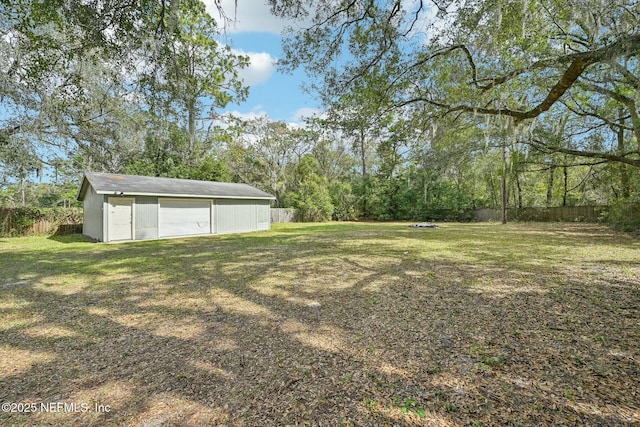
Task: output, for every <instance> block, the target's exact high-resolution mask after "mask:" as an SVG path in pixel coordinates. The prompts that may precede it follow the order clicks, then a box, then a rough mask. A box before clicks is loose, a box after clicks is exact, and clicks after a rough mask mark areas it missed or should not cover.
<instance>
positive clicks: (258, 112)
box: [224, 105, 269, 120]
mask: <svg viewBox="0 0 640 427" xmlns="http://www.w3.org/2000/svg"><path fill="white" fill-rule="evenodd" d="M224 114H225V115H228V116H233V117H235V118H238V119H241V120H253V119H257V118H259V117H268V116H269V114H267V112H266V111H265V110H264V106H262V105H256V106H254V107H253V108H252V109H251V111H249V112H247V113H242V112H240V111H238V110H233V111H226V112H225V113H224Z"/></svg>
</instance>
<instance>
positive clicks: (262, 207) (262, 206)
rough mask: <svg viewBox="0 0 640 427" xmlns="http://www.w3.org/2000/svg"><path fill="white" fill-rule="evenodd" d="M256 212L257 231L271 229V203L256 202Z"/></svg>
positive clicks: (265, 201)
mask: <svg viewBox="0 0 640 427" xmlns="http://www.w3.org/2000/svg"><path fill="white" fill-rule="evenodd" d="M256 209H257V210H258V230H270V229H271V202H270V201H269V200H256Z"/></svg>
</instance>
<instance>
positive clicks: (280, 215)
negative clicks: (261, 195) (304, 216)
mask: <svg viewBox="0 0 640 427" xmlns="http://www.w3.org/2000/svg"><path fill="white" fill-rule="evenodd" d="M295 221H296V210H295V209H284V208H271V222H272V223H274V222H295Z"/></svg>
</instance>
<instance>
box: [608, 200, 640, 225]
mask: <svg viewBox="0 0 640 427" xmlns="http://www.w3.org/2000/svg"><path fill="white" fill-rule="evenodd" d="M604 220H605V221H606V222H607V223H608V224H609V225H610V226H611V227H613V228H615V229H616V230H621V231H636V232H637V231H640V194H636V195H634V196H632V197H630V198H628V199H624V200H618V201H616V202H614V203H612V204H610V205H609V210H608V212H607V213H606V214H605V216H604Z"/></svg>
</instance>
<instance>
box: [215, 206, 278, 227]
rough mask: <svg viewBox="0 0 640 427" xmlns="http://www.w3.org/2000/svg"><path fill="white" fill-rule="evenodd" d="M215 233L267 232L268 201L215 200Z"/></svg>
mask: <svg viewBox="0 0 640 427" xmlns="http://www.w3.org/2000/svg"><path fill="white" fill-rule="evenodd" d="M215 224H216V233H219V234H225V233H242V232H245V231H257V230H268V229H269V227H270V222H269V201H268V200H266V201H262V200H216V211H215Z"/></svg>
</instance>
